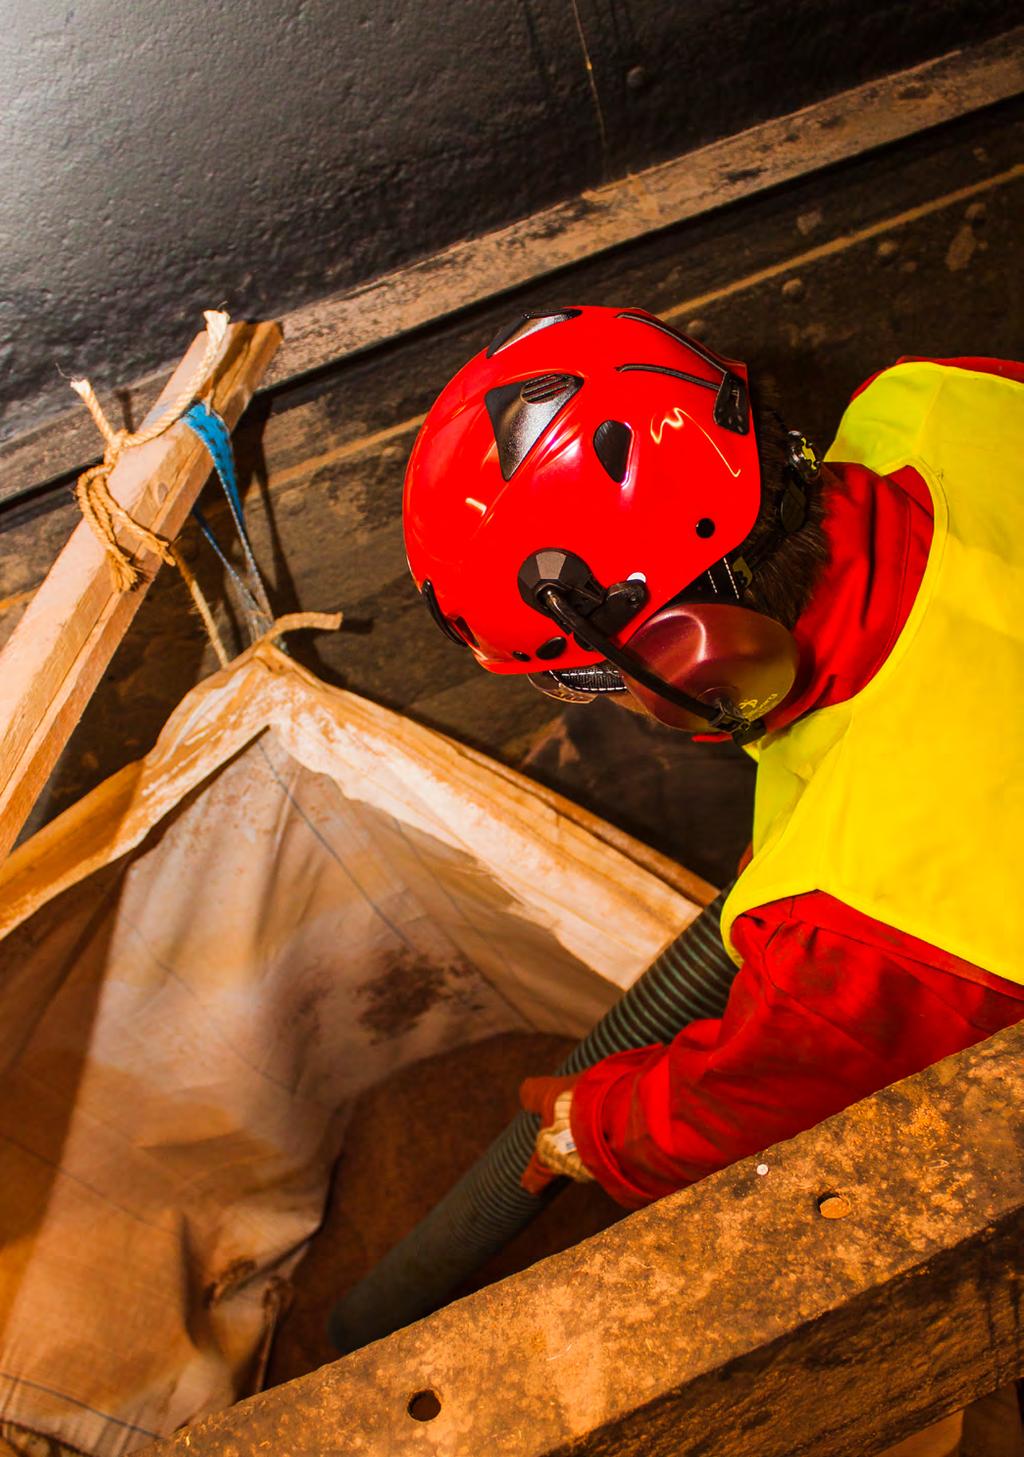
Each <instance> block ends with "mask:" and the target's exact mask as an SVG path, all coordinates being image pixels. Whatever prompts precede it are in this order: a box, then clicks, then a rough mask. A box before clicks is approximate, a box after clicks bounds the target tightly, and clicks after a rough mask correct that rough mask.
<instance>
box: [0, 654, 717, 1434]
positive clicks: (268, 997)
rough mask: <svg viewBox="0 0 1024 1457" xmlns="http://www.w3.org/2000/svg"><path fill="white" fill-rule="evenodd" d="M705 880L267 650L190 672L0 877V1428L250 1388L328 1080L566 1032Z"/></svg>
mask: <svg viewBox="0 0 1024 1457" xmlns="http://www.w3.org/2000/svg"><path fill="white" fill-rule="evenodd" d="M709 894H710V890H709V888H707V887H705V886H703V884H702V882H699V881H696V880H694V879H692V878H689V877H687V876H686V875H685V873H684V872H680V871H678V870H677V869H676V868H675V867H671V866H669V864H668V863H667V862H665V861H663V860H661V859H660V857H658V856H655V855H654V854H653V853H652V852H648V851H646V850H644V849H643V848H642V847H640V846H638V845H636V844H635V843H634V842H632V841H630V840H628V839H627V838H626V837H624V836H622V835H619V834H618V833H616V832H615V831H612V830H611V829H610V827H608V826H605V825H602V824H601V823H600V822H599V821H597V820H594V819H593V818H591V817H590V816H588V815H586V814H585V813H584V812H582V811H580V810H578V809H576V808H575V807H573V806H571V805H569V804H567V803H566V802H565V801H562V800H560V799H559V798H558V797H557V796H554V795H551V794H548V793H546V792H544V791H543V790H540V789H538V788H537V787H536V786H535V785H532V784H530V783H529V782H528V781H527V780H525V779H523V778H521V777H520V776H518V775H516V774H514V773H512V772H510V771H507V770H505V769H502V768H501V767H500V766H498V765H496V764H493V763H491V762H490V761H488V760H486V759H484V758H482V757H481V756H479V755H477V754H475V753H473V752H472V751H470V750H467V749H465V748H463V747H460V746H459V745H457V744H455V743H453V742H452V741H450V740H448V739H445V738H443V737H442V736H440V735H438V734H435V733H432V732H430V731H429V730H427V729H424V728H422V727H420V726H418V725H416V724H413V723H411V722H410V721H408V720H406V719H403V718H401V717H400V716H398V715H396V714H394V713H391V712H389V711H388V710H386V709H383V708H380V707H378V706H376V705H374V704H372V703H369V702H367V701H365V700H363V699H360V698H358V697H355V696H353V695H351V694H348V693H344V692H340V691H337V690H334V689H330V688H327V687H325V686H324V685H323V684H321V683H319V682H318V681H317V680H316V679H315V678H313V677H311V676H310V675H309V674H308V673H306V672H304V671H303V670H302V669H300V668H298V667H297V666H296V665H295V663H294V662H293V661H292V660H291V659H289V658H287V657H285V656H284V655H283V654H282V653H280V652H279V651H278V650H277V649H275V648H274V647H272V646H270V645H269V644H261V645H259V646H258V647H256V648H255V649H253V650H252V651H250V653H248V654H246V655H245V656H244V657H242V658H240V659H239V660H238V661H237V662H236V663H235V664H234V665H232V667H231V668H230V669H228V670H226V671H225V672H223V673H219V674H217V675H216V676H215V677H213V678H211V679H209V680H207V682H205V683H204V684H201V685H200V686H199V687H198V688H196V689H195V690H194V691H193V692H192V693H191V694H189V696H188V697H187V698H186V699H185V700H184V701H183V702H182V703H181V704H180V706H179V707H178V709H177V710H176V711H175V713H174V714H173V716H172V717H171V719H170V720H169V722H168V724H167V726H166V728H165V730H164V732H163V734H162V735H161V738H160V740H159V742H158V743H157V745H156V747H155V748H154V750H153V751H152V753H151V754H149V755H148V756H147V758H145V759H144V760H142V761H140V762H139V763H137V764H134V765H130V766H128V767H127V768H126V769H124V770H122V771H121V772H120V773H119V774H117V775H115V776H114V777H113V778H112V779H110V780H108V781H107V782H106V783H105V784H103V785H101V786H100V787H99V788H98V789H97V790H95V791H94V792H93V793H92V794H91V795H89V796H88V797H87V798H86V799H84V800H83V801H82V802H80V803H79V804H77V805H75V806H74V807H73V808H72V809H71V810H69V811H68V812H66V813H65V814H64V815H62V816H61V817H60V818H59V819H57V820H55V821H54V822H53V823H52V824H50V825H49V826H47V827H46V828H45V829H44V830H43V831H41V832H40V833H39V834H37V835H36V836H35V837H34V838H33V839H32V840H30V841H29V842H28V843H27V844H25V845H23V846H22V847H21V848H20V849H19V850H18V851H16V852H15V854H14V855H12V856H11V858H10V859H9V861H8V862H7V864H6V865H5V866H4V867H3V870H2V871H0V934H2V937H3V939H2V941H0V1071H2V1074H3V1096H2V1098H0V1238H2V1250H0V1433H3V1432H5V1431H6V1432H7V1433H8V1434H9V1435H10V1434H11V1432H12V1425H11V1424H13V1427H18V1428H22V1429H24V1430H26V1431H31V1432H37V1433H40V1434H42V1435H44V1436H46V1437H50V1438H55V1439H58V1440H60V1441H61V1442H65V1443H68V1444H70V1445H71V1446H73V1447H75V1448H78V1449H80V1450H83V1451H86V1452H90V1453H96V1454H100V1457H118V1454H121V1453H123V1452H128V1451H131V1450H132V1449H133V1448H136V1447H138V1446H141V1445H143V1444H145V1442H146V1441H147V1440H148V1439H150V1438H152V1437H155V1436H158V1435H165V1434H167V1433H170V1432H171V1431H173V1430H174V1429H175V1428H176V1427H178V1426H179V1425H181V1424H182V1423H185V1422H188V1421H190V1420H191V1419H193V1418H194V1417H196V1416H197V1415H198V1414H200V1413H202V1412H205V1411H209V1410H211V1409H215V1408H219V1407H222V1406H225V1405H227V1404H229V1403H230V1402H232V1401H233V1400H235V1399H237V1398H238V1397H239V1396H242V1395H245V1394H247V1393H249V1392H251V1391H253V1390H255V1389H257V1388H258V1386H259V1384H260V1381H261V1377H262V1370H263V1364H264V1360H265V1356H266V1351H267V1348H268V1343H269V1339H270V1336H271V1334H272V1331H273V1324H274V1319H275V1315H276V1312H277V1311H278V1309H279V1308H280V1305H281V1301H282V1298H283V1297H284V1295H285V1293H286V1289H287V1281H288V1276H289V1273H290V1271H291V1270H292V1269H293V1267H294V1265H295V1263H296V1262H297V1260H298V1258H299V1257H300V1255H301V1252H302V1248H303V1244H304V1242H305V1241H306V1240H307V1239H308V1238H309V1236H310V1235H311V1234H312V1233H313V1232H314V1231H315V1229H316V1227H317V1224H318V1222H319V1220H320V1217H321V1212H322V1207H323V1202H324V1198H325V1194H326V1190H327V1186H328V1180H329V1174H330V1170H331V1166H332V1164H333V1161H334V1160H335V1158H336V1156H337V1154H338V1151H339V1148H340V1144H341V1140H342V1137H343V1133H344V1123H345V1113H346V1108H347V1107H348V1106H349V1104H350V1103H351V1100H352V1099H353V1098H354V1096H355V1095H357V1094H358V1093H359V1092H360V1091H362V1090H363V1089H365V1088H366V1087H367V1086H369V1085H370V1084H372V1083H374V1082H376V1081H377V1080H379V1079H381V1078H383V1077H385V1076H386V1075H387V1074H389V1073H390V1072H392V1071H393V1070H394V1069H396V1068H398V1067H399V1066H401V1065H403V1064H405V1063H408V1062H410V1061H412V1060H414V1059H417V1058H421V1057H424V1056H427V1055H429V1054H432V1053H435V1052H438V1051H440V1050H442V1049H444V1048H446V1047H451V1046H454V1045H456V1044H459V1043H464V1042H467V1041H470V1040H476V1039H479V1038H483V1037H486V1036H489V1035H491V1034H493V1033H495V1032H499V1031H507V1030H512V1029H517V1028H518V1029H522V1028H533V1029H537V1030H542V1031H557V1032H562V1033H570V1034H582V1033H584V1032H585V1031H586V1030H587V1029H588V1027H589V1026H590V1025H591V1024H592V1023H593V1022H594V1021H595V1020H596V1019H597V1017H599V1016H600V1015H601V1014H602V1013H603V1012H604V1011H605V1010H606V1009H607V1008H608V1006H609V1005H610V1004H611V1003H612V1001H614V999H615V997H616V995H617V989H618V988H622V987H625V986H628V985H629V984H630V983H631V982H632V981H633V980H634V979H635V978H636V976H638V975H639V974H640V972H641V971H643V970H644V969H645V968H646V966H647V965H648V964H649V962H650V961H651V960H652V958H653V957H654V956H655V955H656V954H657V953H658V952H659V951H660V950H661V948H662V947H663V946H664V944H665V943H666V942H667V941H668V940H669V939H670V938H671V937H673V936H674V935H676V934H677V933H678V931H679V930H680V929H681V928H682V927H683V926H684V925H686V924H687V923H688V921H689V920H691V919H692V917H693V915H694V914H695V912H696V909H697V908H698V903H699V902H702V901H703V900H705V899H707V896H708V895H709ZM4 1424H7V1425H4Z"/></svg>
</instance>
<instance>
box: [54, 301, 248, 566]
mask: <svg viewBox="0 0 1024 1457" xmlns="http://www.w3.org/2000/svg"><path fill="white" fill-rule="evenodd" d="M204 318H205V319H206V334H207V338H206V348H205V350H204V351H203V357H202V359H201V360H200V362H199V366H198V368H197V370H196V372H195V374H194V375H193V376H192V378H191V379H190V380H189V382H188V384H187V385H186V386H185V388H184V389H182V390H181V391H180V393H179V394H177V395H176V396H175V397H174V399H173V400H171V402H170V403H169V404H168V405H167V407H166V408H165V409H164V410H162V411H161V412H160V414H159V415H158V416H157V417H156V419H155V420H154V421H152V423H151V424H149V425H145V426H143V428H142V429H141V430H139V431H136V432H134V433H133V432H132V431H130V430H126V429H124V428H121V429H118V430H115V429H114V427H113V425H111V423H110V421H109V420H108V419H107V417H106V415H105V413H104V411H103V406H102V405H101V404H100V402H99V400H98V399H97V398H96V391H95V390H94V389H93V387H92V385H91V384H90V383H89V381H88V380H87V379H73V380H71V388H72V389H73V390H74V391H75V393H76V394H77V395H78V396H79V397H80V398H81V400H82V403H83V404H84V405H85V407H86V409H87V410H88V411H89V414H90V415H91V416H92V418H93V421H94V423H95V425H96V428H97V430H98V431H99V432H100V434H101V435H102V436H103V442H104V450H103V460H102V461H101V462H100V464H99V465H94V466H92V467H91V468H90V469H89V470H87V471H83V472H82V474H81V475H80V476H79V478H78V482H77V484H76V486H75V499H76V500H77V501H78V505H79V508H80V509H81V512H82V515H83V516H84V517H85V519H86V521H87V522H88V523H89V526H90V528H91V529H92V532H93V534H94V536H95V537H96V538H97V540H98V541H99V542H100V544H101V545H102V547H103V550H104V551H105V552H106V555H107V565H108V567H109V568H110V580H111V581H112V583H113V585H114V588H115V590H116V591H118V592H129V591H131V589H132V588H133V587H135V586H137V585H138V583H139V581H140V579H141V575H142V573H141V571H140V569H139V566H138V563H137V562H136V561H135V559H134V557H133V556H132V554H131V553H130V552H129V551H128V550H127V548H125V547H124V546H122V545H121V543H120V541H118V539H117V532H116V530H115V526H120V527H121V529H122V531H124V532H128V533H130V534H131V535H132V536H134V537H135V539H136V541H138V542H141V544H142V545H143V546H147V547H148V548H149V549H150V551H152V552H154V553H155V554H156V555H157V556H158V557H159V558H160V559H161V561H165V562H167V563H178V561H179V558H178V554H177V552H176V551H175V550H174V548H173V546H172V545H171V543H170V542H169V541H166V540H165V539H164V537H162V536H158V535H157V533H156V532H155V531H150V529H149V527H148V526H143V525H142V524H141V523H140V522H138V521H136V520H134V518H133V517H132V516H130V515H129V513H128V512H127V511H126V510H125V509H124V507H123V506H122V505H121V504H120V503H119V502H118V501H116V500H115V499H114V497H113V496H112V495H111V492H110V488H109V486H108V484H107V482H108V480H109V477H110V473H111V471H112V470H113V469H114V467H115V465H116V464H117V462H118V460H119V459H120V457H121V455H122V454H123V453H124V451H125V450H127V449H129V448H130V447H131V446H134V445H148V443H149V442H150V441H151V440H156V439H157V437H158V436H160V435H163V433H164V431H165V430H169V429H170V427H171V426H172V425H173V424H174V423H175V421H176V420H179V419H180V418H181V416H182V414H183V413H184V412H185V410H186V409H187V408H188V406H189V405H190V404H191V403H192V401H193V400H194V399H195V398H196V396H197V395H200V394H202V392H203V391H204V390H205V388H206V386H207V385H208V384H209V382H210V379H211V377H212V375H213V370H214V367H215V365H216V363H217V359H218V356H219V354H220V351H221V345H222V344H223V343H224V339H225V336H226V334H227V328H228V315H227V314H226V313H223V312H220V311H216V310H213V309H208V310H207V311H206V313H205V314H204Z"/></svg>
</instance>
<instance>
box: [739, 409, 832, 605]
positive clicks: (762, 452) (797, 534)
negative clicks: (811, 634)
mask: <svg viewBox="0 0 1024 1457" xmlns="http://www.w3.org/2000/svg"><path fill="white" fill-rule="evenodd" d="M750 406H751V417H752V424H753V427H754V438H755V439H756V441H757V453H758V458H759V460H760V462H761V509H760V511H759V512H758V515H757V520H756V521H755V522H754V527H753V530H752V531H751V532H750V535H749V536H748V537H747V539H746V541H745V542H744V543H743V547H741V548H740V551H739V553H738V554H739V555H742V554H743V549H744V548H746V549H747V550H749V551H751V552H752V553H756V551H757V548H758V547H759V546H760V544H761V543H762V542H763V541H764V540H765V538H766V537H768V536H770V535H771V534H773V533H774V532H775V531H776V530H777V526H778V520H779V506H780V504H781V501H782V497H783V495H784V493H785V490H786V486H787V484H788V481H789V479H790V477H789V474H788V470H787V462H788V460H789V439H788V430H787V427H786V425H784V424H783V421H782V418H781V416H780V415H779V412H778V410H777V409H776V407H775V400H774V398H773V395H772V391H771V389H770V388H768V389H766V388H765V386H764V385H763V383H759V384H758V385H757V386H756V387H755V386H754V384H753V382H751V390H750ZM804 490H805V491H806V494H807V520H806V521H805V522H804V524H803V526H801V527H800V530H799V531H794V532H793V533H792V535H790V536H784V537H783V538H782V539H781V541H780V542H779V544H778V546H777V547H776V548H775V550H774V551H773V552H772V553H771V555H770V556H767V557H766V558H765V560H764V561H763V562H761V563H760V564H759V565H758V567H757V568H756V570H755V572H754V579H753V581H752V582H751V584H750V586H749V587H748V588H747V589H746V590H745V592H744V594H743V597H744V601H745V603H746V605H747V606H750V607H753V608H755V609H756V610H757V611H758V612H763V613H765V615H766V616H768V617H774V618H775V620H776V621H777V622H781V623H782V625H783V626H784V627H788V628H792V626H793V624H794V623H795V622H796V620H797V618H798V617H799V616H800V614H801V612H803V610H804V608H805V607H806V606H807V603H808V601H809V600H810V596H811V593H812V592H813V590H814V588H815V586H816V585H817V583H818V580H819V579H820V577H821V573H822V571H823V569H824V567H825V565H826V563H827V562H828V559H829V549H828V540H827V538H826V536H825V532H824V529H823V527H822V522H823V521H824V519H825V499H824V497H825V489H824V485H823V482H822V478H821V477H819V478H818V480H816V481H813V482H811V483H810V484H806V483H805V485H804Z"/></svg>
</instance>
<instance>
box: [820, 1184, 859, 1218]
mask: <svg viewBox="0 0 1024 1457" xmlns="http://www.w3.org/2000/svg"><path fill="white" fill-rule="evenodd" d="M815 1202H816V1203H817V1206H818V1213H819V1214H820V1215H821V1217H822V1219H845V1217H846V1215H847V1214H849V1213H850V1210H851V1209H852V1207H853V1206H852V1205H851V1204H850V1201H849V1199H847V1197H846V1195H845V1194H837V1193H836V1192H835V1190H829V1191H828V1192H827V1193H825V1194H819V1195H818V1198H817V1200H816V1201H815Z"/></svg>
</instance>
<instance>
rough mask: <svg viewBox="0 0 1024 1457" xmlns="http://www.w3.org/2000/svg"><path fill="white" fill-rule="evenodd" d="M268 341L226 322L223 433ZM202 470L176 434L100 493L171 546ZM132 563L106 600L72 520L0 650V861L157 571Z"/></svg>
mask: <svg viewBox="0 0 1024 1457" xmlns="http://www.w3.org/2000/svg"><path fill="white" fill-rule="evenodd" d="M280 338H281V334H280V330H279V329H278V327H277V325H276V324H238V325H235V326H234V327H233V328H232V329H231V330H230V331H229V334H228V338H227V340H226V341H225V344H224V346H223V353H222V356H221V362H220V364H219V365H218V367H217V371H216V373H215V375H214V380H213V385H212V389H211V392H210V394H209V396H208V398H209V399H210V402H211V404H212V406H213V408H214V409H215V410H217V412H218V413H219V414H220V415H221V416H222V417H223V419H224V420H225V422H226V423H227V425H228V427H229V428H230V427H232V426H234V424H235V423H236V421H237V420H238V417H239V416H240V415H241V413H242V411H243V410H244V408H245V406H246V405H247V404H248V402H249V399H250V397H251V395H252V392H253V389H254V388H255V386H256V383H257V381H258V380H259V379H260V377H261V376H262V374H263V371H264V370H265V369H266V366H267V363H268V361H269V360H270V358H271V356H272V355H273V352H274V350H275V349H276V348H277V346H278V344H279V342H280ZM205 347H206V335H205V334H200V335H198V336H197V337H196V339H195V340H194V342H193V344H192V346H191V348H190V349H189V351H188V353H187V354H186V355H185V358H184V359H183V360H182V362H181V364H180V365H179V366H178V368H177V370H176V371H175V372H174V374H173V375H172V377H171V379H170V380H169V381H168V383H167V385H166V388H165V389H164V391H163V393H162V394H161V396H160V400H159V401H158V404H157V409H159V408H161V407H162V406H163V405H164V404H166V403H168V402H169V401H171V400H173V399H174V398H175V396H176V395H178V394H179V393H180V391H181V390H182V389H183V388H184V387H185V386H186V385H187V383H188V381H189V379H190V378H191V377H192V376H193V375H194V373H195V370H196V368H197V366H198V364H199V361H200V360H201V358H202V356H203V351H204V349H205ZM210 470H211V462H210V457H209V454H208V452H207V450H206V447H205V446H204V445H203V444H202V443H201V442H200V441H199V440H198V439H197V437H196V436H195V435H194V434H193V432H192V431H191V430H189V429H187V428H186V427H185V426H183V425H177V426H172V427H171V428H170V429H169V430H168V431H167V432H166V433H165V434H163V435H160V436H158V437H157V438H156V439H155V440H152V441H150V442H149V443H148V444H146V445H140V446H138V447H137V448H135V449H133V450H130V451H127V452H126V453H125V455H124V457H123V458H122V459H121V460H120V461H119V462H118V464H117V466H116V467H115V469H114V471H113V472H112V474H111V476H110V481H109V487H110V491H111V494H112V495H113V496H114V497H115V499H116V500H118V501H119V502H120V504H121V505H122V506H124V508H125V509H126V510H127V512H128V514H129V515H130V516H132V517H133V518H134V520H136V521H138V522H139V523H140V524H141V525H143V526H148V527H149V528H150V529H151V530H153V531H155V532H157V533H158V534H159V535H161V536H165V537H171V538H173V537H174V536H176V535H177V533H178V531H179V529H180V528H181V524H182V522H183V521H184V519H185V517H186V515H187V514H188V511H189V509H190V508H191V506H192V503H193V502H194V501H195V498H196V496H197V495H198V494H199V490H200V487H201V486H202V484H203V482H204V481H205V480H206V477H207V476H208V475H209V474H210ZM136 559H137V561H138V563H139V565H140V567H141V569H142V581H141V583H140V585H139V586H138V587H137V588H136V589H135V590H134V591H131V592H118V591H117V590H116V589H115V588H114V587H113V585H112V584H111V581H110V575H109V572H108V569H107V562H106V555H105V552H104V550H103V547H102V546H101V545H100V543H99V542H98V541H97V539H96V537H95V536H94V535H93V532H92V530H91V528H90V527H89V526H88V525H87V524H86V523H85V522H84V521H82V522H80V524H79V525H78V526H77V527H76V529H75V530H74V531H73V532H72V534H71V537H70V539H69V540H68V542H67V544H66V545H65V547H64V549H63V551H62V552H61V553H60V555H59V556H58V558H57V560H56V562H55V563H54V565H53V567H52V568H51V570H50V572H49V574H48V575H47V577H46V580H45V581H44V582H43V584H42V585H41V587H40V588H39V591H38V592H37V593H36V595H35V597H34V598H33V600H32V602H31V603H30V605H29V607H28V609H27V611H26V612H25V614H24V616H23V617H22V618H21V620H20V622H19V623H18V626H17V627H16V628H15V630H14V632H13V633H12V634H11V637H10V638H9V639H8V641H7V643H6V644H5V646H4V648H3V651H2V652H0V723H2V724H3V726H4V727H3V737H2V738H0V857H2V856H3V855H5V854H6V853H7V851H8V850H9V849H10V847H11V845H12V844H13V843H14V840H15V839H16V837H17V834H18V831H19V830H20V829H21V826H22V824H23V823H24V821H25V818H26V816H27V815H28V813H29V811H30V810H31V808H32V805H33V804H34V803H35V800H36V797H37V795H38V794H39V792H40V790H41V789H42V787H43V785H44V784H45V782H46V778H47V776H48V775H49V773H50V770H51V769H52V768H53V766H54V764H55V763H56V762H57V758H58V756H59V754H60V752H61V750H62V749H63V747H64V745H65V743H66V742H67V740H68V738H69V736H70V734H71V731H72V729H73V728H74V727H75V724H76V723H77V722H78V720H79V718H80V717H81V715H82V712H83V710H84V708H85V705H86V704H87V703H88V701H89V699H90V697H91V696H92V692H93V689H94V688H95V687H96V684H97V683H98V681H99V679H100V676H101V674H102V673H103V670H104V668H105V667H106V666H107V664H108V662H109V661H110V659H111V657H112V656H113V653H114V651H115V649H116V648H117V645H118V643H119V642H120V641H121V639H122V637H123V636H124V634H125V632H126V631H127V629H128V626H129V624H130V622H131V620H132V618H133V617H134V616H135V613H136V611H137V610H138V607H139V604H140V602H141V601H142V599H143V598H144V596H145V594H146V590H147V589H148V586H149V583H150V582H151V581H152V579H153V577H154V576H155V575H156V572H157V570H158V569H159V566H160V561H159V559H158V558H157V557H156V556H154V555H153V553H151V552H149V551H147V550H143V551H139V552H138V553H136Z"/></svg>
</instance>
